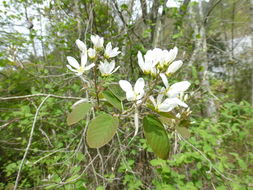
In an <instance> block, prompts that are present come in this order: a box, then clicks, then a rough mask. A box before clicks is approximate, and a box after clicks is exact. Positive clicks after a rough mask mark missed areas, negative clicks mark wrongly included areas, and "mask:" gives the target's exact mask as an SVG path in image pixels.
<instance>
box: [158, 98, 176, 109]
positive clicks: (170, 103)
mask: <svg viewBox="0 0 253 190" xmlns="http://www.w3.org/2000/svg"><path fill="white" fill-rule="evenodd" d="M158 106H159V107H158V109H159V111H162V112H169V111H171V110H173V109H174V108H175V107H176V106H177V102H176V101H175V100H174V99H173V98H167V99H166V100H164V101H163V103H161V104H160V105H158Z"/></svg>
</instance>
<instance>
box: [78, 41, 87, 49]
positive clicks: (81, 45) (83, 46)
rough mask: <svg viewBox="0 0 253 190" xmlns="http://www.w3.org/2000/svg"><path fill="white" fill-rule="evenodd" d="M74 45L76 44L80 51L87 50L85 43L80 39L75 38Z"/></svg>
mask: <svg viewBox="0 0 253 190" xmlns="http://www.w3.org/2000/svg"><path fill="white" fill-rule="evenodd" d="M76 45H77V47H78V48H79V50H80V51H81V52H86V51H87V47H86V45H85V44H84V43H83V42H82V41H81V40H79V39H77V40H76Z"/></svg>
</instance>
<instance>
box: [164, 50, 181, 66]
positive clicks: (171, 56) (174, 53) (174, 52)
mask: <svg viewBox="0 0 253 190" xmlns="http://www.w3.org/2000/svg"><path fill="white" fill-rule="evenodd" d="M177 53H178V49H177V47H174V48H173V49H171V50H170V51H169V53H168V57H167V59H166V61H167V62H168V63H172V62H173V61H174V60H175V59H176V57H177Z"/></svg>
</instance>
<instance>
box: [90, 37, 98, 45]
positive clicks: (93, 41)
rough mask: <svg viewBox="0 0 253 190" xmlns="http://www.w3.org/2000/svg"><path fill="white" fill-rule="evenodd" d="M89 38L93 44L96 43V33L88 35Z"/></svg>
mask: <svg viewBox="0 0 253 190" xmlns="http://www.w3.org/2000/svg"><path fill="white" fill-rule="evenodd" d="M90 40H91V42H92V43H93V45H95V44H96V43H97V35H96V36H94V35H91V36H90Z"/></svg>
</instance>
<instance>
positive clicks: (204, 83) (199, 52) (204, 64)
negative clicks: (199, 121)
mask: <svg viewBox="0 0 253 190" xmlns="http://www.w3.org/2000/svg"><path fill="white" fill-rule="evenodd" d="M190 12H191V16H192V17H193V18H192V20H193V23H192V27H193V29H194V41H195V49H194V51H193V54H192V57H191V59H190V64H194V63H196V62H198V63H199V65H198V66H199V67H200V68H201V69H200V70H201V71H200V72H199V78H200V85H201V89H202V99H203V110H202V113H203V115H204V116H207V117H212V118H214V116H215V113H216V106H215V103H214V100H213V98H212V97H210V91H211V90H210V83H209V78H208V57H207V42H206V30H205V26H204V22H203V19H204V14H203V5H202V1H200V2H199V3H198V14H194V12H195V11H194V10H193V7H191V8H190ZM199 18H200V19H199ZM197 36H200V37H197Z"/></svg>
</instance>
